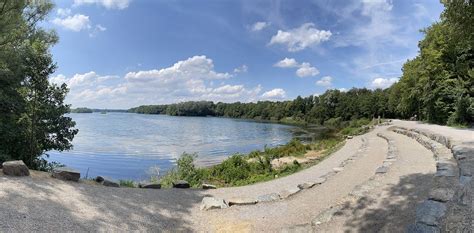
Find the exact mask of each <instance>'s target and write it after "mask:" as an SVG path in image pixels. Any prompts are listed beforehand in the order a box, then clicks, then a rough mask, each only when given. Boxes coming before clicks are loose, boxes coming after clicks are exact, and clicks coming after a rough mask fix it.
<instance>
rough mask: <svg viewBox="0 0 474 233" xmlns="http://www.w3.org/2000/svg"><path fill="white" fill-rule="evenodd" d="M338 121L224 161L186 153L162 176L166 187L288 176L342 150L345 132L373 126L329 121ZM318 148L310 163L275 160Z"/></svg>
mask: <svg viewBox="0 0 474 233" xmlns="http://www.w3.org/2000/svg"><path fill="white" fill-rule="evenodd" d="M329 123H330V124H332V125H338V127H339V129H340V128H342V130H333V131H332V133H329V134H328V135H327V136H326V137H325V138H324V139H322V140H319V141H316V142H312V143H302V142H300V141H298V140H296V139H293V140H291V141H290V142H288V143H287V144H285V145H282V146H277V147H274V148H269V147H265V148H264V150H263V151H253V152H250V153H249V154H247V155H242V154H235V155H232V156H231V157H229V158H227V159H226V160H224V161H223V162H222V163H220V164H217V165H214V166H211V167H206V168H199V167H196V166H195V165H194V160H195V159H196V157H197V154H188V153H183V154H182V155H181V157H180V158H179V159H178V161H177V166H176V167H175V168H173V169H171V170H170V171H168V172H167V173H166V174H165V175H164V176H162V177H161V179H160V182H161V185H162V186H163V187H172V183H173V182H174V181H177V180H186V181H188V182H189V184H190V185H191V187H196V188H197V187H200V186H201V185H202V184H203V183H210V184H214V185H216V186H218V187H229V186H241V185H248V184H254V183H258V182H263V181H268V180H272V179H275V178H277V177H284V176H287V175H290V174H293V173H295V172H298V171H300V170H302V169H304V168H307V167H311V166H313V165H315V164H318V163H319V162H321V161H322V160H324V159H325V158H326V157H328V156H329V155H330V154H332V153H334V152H335V151H337V150H339V149H340V148H341V147H342V146H343V145H344V143H345V140H344V138H345V135H358V134H362V133H366V132H367V131H369V130H370V127H369V125H370V124H373V122H371V121H369V120H367V119H361V120H356V121H351V122H340V119H335V120H332V121H330V122H329ZM341 125H342V126H344V127H341ZM310 150H312V151H317V152H319V153H320V154H319V156H318V158H317V159H315V160H312V161H310V162H308V163H304V164H300V163H298V162H297V161H296V160H295V161H294V162H293V163H290V164H286V165H283V166H282V167H279V168H278V169H276V168H273V167H272V164H271V162H272V160H274V159H277V158H282V157H288V156H293V157H303V156H304V155H305V154H306V153H307V152H308V151H310Z"/></svg>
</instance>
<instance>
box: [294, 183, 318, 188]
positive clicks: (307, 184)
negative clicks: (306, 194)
mask: <svg viewBox="0 0 474 233" xmlns="http://www.w3.org/2000/svg"><path fill="white" fill-rule="evenodd" d="M315 185H316V183H313V182H305V183H302V184H298V188H299V189H310V188H312V187H313V186H315Z"/></svg>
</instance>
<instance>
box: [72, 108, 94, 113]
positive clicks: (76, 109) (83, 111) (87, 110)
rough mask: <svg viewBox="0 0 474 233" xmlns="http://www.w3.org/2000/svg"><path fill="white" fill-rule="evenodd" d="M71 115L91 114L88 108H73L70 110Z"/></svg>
mask: <svg viewBox="0 0 474 233" xmlns="http://www.w3.org/2000/svg"><path fill="white" fill-rule="evenodd" d="M71 113H93V111H92V109H90V108H74V109H71Z"/></svg>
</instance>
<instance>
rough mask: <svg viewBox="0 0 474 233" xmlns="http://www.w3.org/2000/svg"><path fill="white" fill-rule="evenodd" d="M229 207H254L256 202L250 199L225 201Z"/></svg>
mask: <svg viewBox="0 0 474 233" xmlns="http://www.w3.org/2000/svg"><path fill="white" fill-rule="evenodd" d="M227 203H229V206H233V205H255V204H256V203H257V200H255V199H252V198H230V199H228V200H227Z"/></svg>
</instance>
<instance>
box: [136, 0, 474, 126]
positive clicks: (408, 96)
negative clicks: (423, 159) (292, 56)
mask: <svg viewBox="0 0 474 233" xmlns="http://www.w3.org/2000/svg"><path fill="white" fill-rule="evenodd" d="M442 3H443V4H444V6H445V10H444V11H443V13H442V14H441V17H440V21H439V22H436V23H434V24H433V25H431V26H430V27H428V28H426V29H424V30H423V32H424V34H425V37H424V38H423V39H422V40H421V41H420V42H419V49H420V52H419V54H418V55H417V56H416V57H415V58H414V59H413V60H408V61H407V62H406V63H405V64H404V65H403V69H402V70H403V74H402V76H401V78H400V80H399V81H398V82H397V83H395V84H393V85H392V86H391V87H389V88H387V89H385V90H381V89H377V90H369V89H365V88H353V89H351V90H349V91H347V92H341V91H338V90H328V91H326V92H325V93H324V94H322V95H320V96H308V97H305V98H302V97H300V96H298V97H297V98H296V99H294V100H292V101H280V102H270V101H260V102H257V103H240V102H237V103H221V102H219V103H213V102H209V101H197V102H195V101H191V102H184V103H178V104H168V105H144V106H139V107H136V108H132V109H130V110H129V111H130V112H136V113H146V114H168V115H172V116H222V117H233V118H250V119H261V120H273V121H289V122H304V123H317V124H323V123H325V122H326V121H328V120H331V121H332V122H337V121H347V120H352V119H359V118H373V117H378V116H381V117H386V118H388V117H390V118H402V119H408V118H411V117H414V116H416V117H417V119H418V120H424V121H427V122H431V123H437V124H449V125H469V124H472V123H473V122H474V1H472V0H451V1H447V0H445V1H442Z"/></svg>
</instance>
